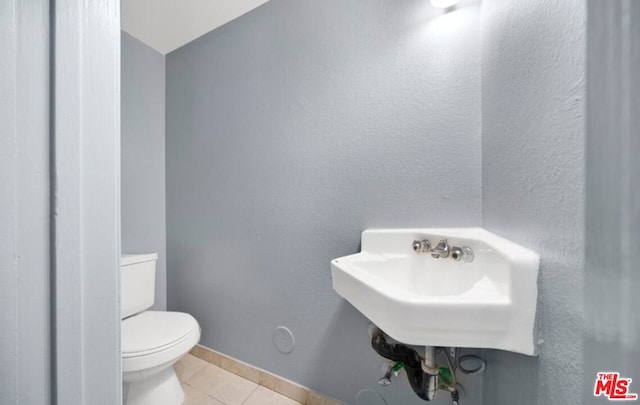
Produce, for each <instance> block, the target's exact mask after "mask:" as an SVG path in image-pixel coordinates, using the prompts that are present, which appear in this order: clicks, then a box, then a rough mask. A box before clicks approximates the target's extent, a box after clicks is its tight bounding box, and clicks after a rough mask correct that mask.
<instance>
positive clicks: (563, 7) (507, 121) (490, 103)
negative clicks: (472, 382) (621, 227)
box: [482, 0, 593, 405]
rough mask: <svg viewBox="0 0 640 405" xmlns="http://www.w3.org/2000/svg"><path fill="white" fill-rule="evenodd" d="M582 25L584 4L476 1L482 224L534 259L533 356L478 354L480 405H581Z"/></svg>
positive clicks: (582, 371) (582, 288)
mask: <svg viewBox="0 0 640 405" xmlns="http://www.w3.org/2000/svg"><path fill="white" fill-rule="evenodd" d="M585 22H586V3H585V2H584V1H578V0H571V1H561V2H556V1H550V0H545V1H489V2H484V3H483V23H482V186H483V199H482V201H483V225H484V227H485V228H486V229H488V230H490V231H493V232H496V233H498V234H500V235H502V236H504V237H506V238H509V239H511V240H513V241H515V242H517V243H521V244H523V245H524V246H527V247H529V248H531V249H533V250H535V251H537V252H538V253H539V254H540V258H541V265H540V273H539V301H538V324H537V332H538V334H539V336H538V339H539V341H538V343H539V357H526V356H522V355H518V354H514V353H509V352H503V351H496V350H486V351H485V354H486V359H487V361H488V363H489V366H488V367H487V371H486V373H485V377H484V383H485V385H484V394H485V397H484V402H485V403H487V404H509V403H518V404H522V405H529V404H539V405H543V404H544V405H547V404H563V405H570V404H571V405H577V404H582V403H583V402H582V401H583V395H582V388H583V373H584V362H585V354H584V351H583V337H584V328H585V310H584V308H585V305H584V278H585V270H584V266H585V260H584V257H585V227H584V218H585V210H584V206H585V96H586V89H585V73H586V68H585V55H586V29H585ZM592 381H593V380H592Z"/></svg>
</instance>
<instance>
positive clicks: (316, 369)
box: [166, 0, 482, 405]
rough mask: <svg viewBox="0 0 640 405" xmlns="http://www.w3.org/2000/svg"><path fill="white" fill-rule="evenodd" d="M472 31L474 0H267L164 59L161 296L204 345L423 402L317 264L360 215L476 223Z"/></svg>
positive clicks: (338, 394)
mask: <svg viewBox="0 0 640 405" xmlns="http://www.w3.org/2000/svg"><path fill="white" fill-rule="evenodd" d="M479 36H480V6H479V3H478V2H474V1H471V2H469V1H467V2H463V3H462V5H461V6H460V7H459V9H458V10H457V11H456V12H455V13H451V14H447V15H444V16H443V15H442V12H441V11H439V10H435V9H433V8H432V7H431V6H430V5H429V2H428V1H424V0H401V1H397V0H359V1H349V2H345V1H341V0H329V1H323V2H318V1H311V0H300V1H292V0H272V1H270V2H268V3H266V4H265V5H263V6H261V7H259V8H258V9H255V10H254V11H252V12H250V13H248V14H246V15H244V16H243V17H241V18H239V19H237V20H235V21H233V22H231V23H229V24H227V25H225V26H223V27H221V28H219V29H216V30H215V31H213V32H212V33H210V34H207V35H205V36H203V37H201V38H200V39H198V40H196V41H194V42H192V43H190V44H188V45H186V46H184V47H182V48H180V49H178V50H177V51H174V52H172V53H170V54H169V55H168V56H167V140H166V142H167V144H166V148H167V151H166V155H167V167H166V170H167V230H168V232H167V248H168V252H167V256H168V287H169V288H168V308H169V309H171V310H180V311H187V312H190V313H192V314H193V315H194V316H195V317H196V318H197V319H198V320H199V322H200V324H201V326H202V329H203V330H202V332H203V335H202V344H204V345H205V346H208V347H211V348H213V349H216V350H219V351H221V352H223V353H225V354H227V355H230V356H233V357H235V358H238V359H240V360H243V361H245V362H248V363H250V364H253V365H255V366H258V367H261V368H263V369H266V370H268V371H271V372H273V373H275V374H278V375H281V376H284V377H286V378H289V379H291V380H293V381H296V382H298V383H300V384H303V385H305V386H308V387H311V388H313V389H315V390H318V391H320V392H322V393H325V394H327V395H330V396H333V397H335V398H337V399H339V400H342V401H345V402H346V403H349V404H354V403H356V397H357V395H358V392H360V391H361V390H373V391H380V392H382V393H383V395H384V397H385V398H386V401H387V403H389V404H406V405H411V404H416V405H417V404H422V403H423V401H421V400H420V399H419V398H418V397H416V396H415V395H414V393H413V392H412V391H411V389H410V388H409V387H408V384H407V383H406V380H405V379H403V380H399V381H397V382H395V383H394V384H393V385H391V386H390V387H389V388H382V389H381V388H379V386H378V385H377V380H378V379H379V378H380V377H381V376H382V374H383V372H384V366H385V361H384V360H382V359H381V358H380V357H379V356H378V355H377V354H375V353H374V352H373V351H372V349H371V348H370V343H369V336H368V334H367V326H368V324H369V321H368V320H367V319H366V318H365V317H364V316H363V315H361V314H360V313H359V312H358V311H357V310H355V309H354V308H353V307H352V306H351V305H350V304H348V303H347V302H345V301H344V300H342V299H341V298H340V297H339V296H338V295H337V294H336V293H335V292H334V291H333V289H332V286H331V278H330V267H329V261H330V260H331V259H333V258H335V257H339V256H343V255H347V254H351V253H355V252H358V251H359V245H360V233H361V232H362V231H363V230H365V229H368V228H382V227H437V226H479V225H481V222H482V206H481V203H482V198H481V184H480V183H481V161H480V151H481V140H480V129H481V122H480V119H481V116H480V40H479ZM280 325H283V326H286V327H288V328H289V329H290V330H291V331H292V332H293V334H294V336H295V349H294V350H293V352H292V353H290V354H283V353H280V352H279V351H278V350H277V349H276V347H275V346H274V344H273V342H272V334H273V332H274V330H275V329H276V328H277V327H278V326H280ZM465 387H466V389H467V394H468V396H467V399H466V400H465V404H469V405H472V404H480V403H481V398H482V392H481V387H482V377H480V376H476V377H470V378H468V379H466V381H465ZM371 395H373V396H375V394H372V393H371V392H370V391H365V392H364V393H362V394H361V397H360V398H361V401H360V403H361V404H365V403H369V402H367V398H369V396H371ZM435 403H441V404H445V403H447V404H448V403H450V398H448V397H447V396H446V395H441V396H440V398H439V399H438V401H436V402H435Z"/></svg>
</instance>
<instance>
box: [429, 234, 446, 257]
mask: <svg viewBox="0 0 640 405" xmlns="http://www.w3.org/2000/svg"><path fill="white" fill-rule="evenodd" d="M431 257H435V258H436V259H438V258H443V259H444V258H446V257H449V245H448V244H447V240H446V239H443V240H441V241H440V243H438V245H437V246H436V247H434V248H433V249H431Z"/></svg>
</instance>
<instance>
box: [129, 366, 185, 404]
mask: <svg viewBox="0 0 640 405" xmlns="http://www.w3.org/2000/svg"><path fill="white" fill-rule="evenodd" d="M122 397H123V398H122V403H123V404H124V405H180V404H182V402H183V401H184V391H183V390H182V387H181V386H180V382H179V381H178V377H177V376H176V372H175V371H174V370H173V367H171V366H169V367H167V368H165V369H164V370H162V371H159V372H158V373H156V374H154V375H152V376H149V377H147V378H144V379H140V380H136V381H131V382H125V383H123V384H122Z"/></svg>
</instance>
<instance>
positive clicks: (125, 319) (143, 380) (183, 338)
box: [120, 254, 200, 405]
mask: <svg viewBox="0 0 640 405" xmlns="http://www.w3.org/2000/svg"><path fill="white" fill-rule="evenodd" d="M157 259H158V256H157V255H156V254H144V255H122V257H121V260H120V269H121V286H122V287H121V288H122V293H121V301H122V323H121V340H122V342H121V343H122V344H121V352H122V397H123V398H122V399H123V401H122V402H123V404H124V405H179V404H181V403H182V401H183V399H184V393H183V391H182V387H181V386H180V382H179V381H178V378H177V376H176V374H175V371H174V370H173V365H174V364H175V363H176V362H177V361H178V360H179V359H180V358H181V357H182V356H184V355H185V354H187V353H188V352H189V350H191V348H193V347H194V346H195V345H196V344H197V343H198V341H199V340H200V326H199V325H198V322H197V321H196V320H195V319H194V318H193V316H191V315H189V314H186V313H182V312H164V311H149V310H148V309H149V308H150V307H151V305H153V301H154V290H155V265H156V261H157Z"/></svg>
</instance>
